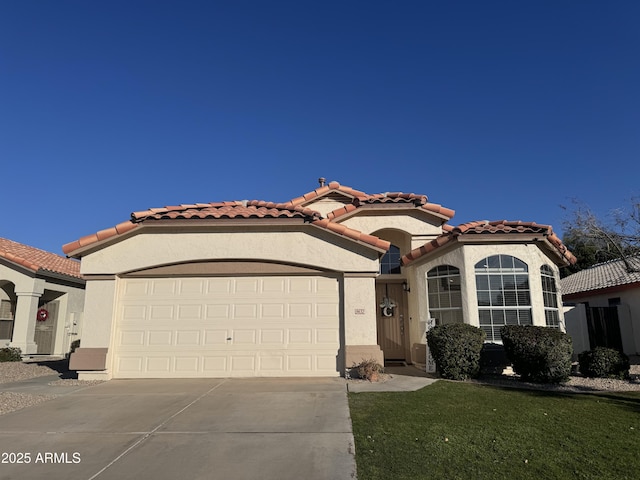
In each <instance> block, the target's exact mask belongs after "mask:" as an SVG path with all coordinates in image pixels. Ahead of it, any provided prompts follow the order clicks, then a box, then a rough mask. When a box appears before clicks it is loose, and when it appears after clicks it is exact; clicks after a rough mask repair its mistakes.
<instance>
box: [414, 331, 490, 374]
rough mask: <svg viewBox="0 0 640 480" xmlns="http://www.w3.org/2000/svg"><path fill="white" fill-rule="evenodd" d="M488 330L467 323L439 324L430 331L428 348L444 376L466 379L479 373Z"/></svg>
mask: <svg viewBox="0 0 640 480" xmlns="http://www.w3.org/2000/svg"><path fill="white" fill-rule="evenodd" d="M485 337H486V334H485V333H484V332H483V331H482V330H481V329H479V328H478V327H474V326H472V325H468V324H466V323H450V324H447V325H437V326H435V327H433V328H432V329H431V330H429V331H428V332H427V343H428V344H429V350H430V351H431V355H432V356H433V359H434V360H435V362H436V368H437V369H438V372H439V373H440V376H441V377H443V378H448V379H451V380H466V379H468V378H475V377H477V376H478V375H479V374H480V352H481V350H482V345H483V343H484V339H485Z"/></svg>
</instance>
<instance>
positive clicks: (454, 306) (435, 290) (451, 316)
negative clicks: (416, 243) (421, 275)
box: [427, 265, 463, 324]
mask: <svg viewBox="0 0 640 480" xmlns="http://www.w3.org/2000/svg"><path fill="white" fill-rule="evenodd" d="M461 288H462V287H461V281H460V270H459V269H458V268H456V267H454V266H451V265H440V266H438V267H435V268H432V269H431V270H429V272H428V273H427V289H428V293H429V297H428V298H429V311H430V313H431V315H432V316H433V317H435V318H437V319H438V320H439V323H440V324H447V323H462V322H463V318H462V292H461Z"/></svg>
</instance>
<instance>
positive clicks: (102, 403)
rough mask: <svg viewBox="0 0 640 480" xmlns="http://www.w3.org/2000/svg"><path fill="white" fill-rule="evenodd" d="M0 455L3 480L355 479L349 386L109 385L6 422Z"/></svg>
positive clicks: (303, 381)
mask: <svg viewBox="0 0 640 480" xmlns="http://www.w3.org/2000/svg"><path fill="white" fill-rule="evenodd" d="M56 393H57V392H56ZM14 454H15V455H14ZM25 454H29V460H28V463H16V462H17V461H18V460H22V461H23V462H27V459H26V455H25ZM0 455H2V457H0V479H13V478H16V479H20V480H30V479H42V478H47V479H48V480H55V479H65V480H67V479H74V480H76V479H87V480H89V479H99V480H107V479H114V480H123V479H129V478H148V479H154V480H164V479H167V480H169V479H171V480H176V479H184V480H195V479H225V480H226V479H251V480H255V479H261V480H269V479H274V480H276V479H277V480H285V479H296V480H299V479H304V480H315V479H331V480H339V479H352V478H355V471H356V466H355V458H354V447H353V435H352V431H351V420H350V417H349V408H348V403H347V394H346V386H345V381H344V379H341V378H320V379H313V378H295V379H281V378H278V379H274V378H259V379H193V380H188V379H180V380H111V381H109V382H106V383H103V384H100V385H95V386H92V387H88V388H82V389H77V390H75V391H72V392H71V393H68V394H66V395H63V396H60V397H57V398H55V399H53V400H49V401H47V402H44V403H41V404H39V405H36V406H33V407H30V408H26V409H23V410H19V411H16V412H13V413H8V414H6V415H2V416H0Z"/></svg>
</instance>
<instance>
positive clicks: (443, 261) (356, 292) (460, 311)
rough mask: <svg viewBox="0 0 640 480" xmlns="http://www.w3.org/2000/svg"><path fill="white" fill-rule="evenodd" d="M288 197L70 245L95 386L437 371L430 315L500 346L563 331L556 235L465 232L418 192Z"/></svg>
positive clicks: (324, 187)
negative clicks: (364, 367) (409, 368)
mask: <svg viewBox="0 0 640 480" xmlns="http://www.w3.org/2000/svg"><path fill="white" fill-rule="evenodd" d="M319 181H320V186H319V187H318V188H316V189H315V190H312V191H310V192H308V193H306V194H304V195H302V196H300V197H297V198H294V199H292V200H290V201H287V202H284V203H272V202H264V201H230V202H218V203H194V204H187V205H178V206H170V207H164V208H152V209H149V210H145V211H138V212H134V213H132V214H131V217H130V219H129V220H127V221H125V222H123V223H120V224H119V225H116V226H115V227H112V228H107V229H105V230H102V231H100V232H97V233H95V234H93V235H88V236H86V237H83V238H81V239H79V240H77V241H74V242H71V243H68V244H66V245H64V247H63V251H64V252H65V253H66V254H67V255H69V256H70V257H74V258H78V259H82V268H81V271H82V274H83V276H84V278H85V279H86V281H87V290H86V306H85V327H84V334H83V338H82V348H80V349H79V350H77V351H76V353H75V354H74V355H72V357H71V368H73V369H75V370H78V371H79V378H86V379H89V378H112V377H116V378H135V377H233V376H331V375H341V374H344V373H345V370H346V369H348V368H350V367H352V366H353V365H354V364H357V363H360V362H361V361H363V359H375V360H378V361H379V362H380V363H382V362H391V361H397V362H406V363H414V364H425V363H426V352H425V350H426V349H425V331H426V328H427V323H428V321H429V320H430V319H437V321H438V322H442V323H449V322H466V323H469V324H472V325H476V326H479V327H481V328H482V329H484V330H485V331H486V332H487V335H488V341H491V342H500V334H499V329H500V327H501V326H502V325H505V324H533V325H547V326H551V327H562V324H563V313H562V310H561V309H560V308H559V306H560V305H561V303H560V296H559V293H558V289H557V285H558V280H559V275H558V265H566V264H568V263H570V262H573V261H575V259H574V257H573V255H572V254H571V253H570V252H569V251H567V249H566V248H565V246H564V245H563V244H562V242H561V241H560V239H559V238H558V237H557V236H556V235H555V234H554V233H553V230H552V229H551V227H550V226H547V225H540V224H537V223H531V222H529V223H526V222H509V221H497V222H487V221H479V222H471V223H467V224H464V225H459V226H456V227H454V226H451V225H449V223H448V222H449V221H450V220H451V218H452V217H453V215H454V211H453V210H451V209H449V208H446V207H443V206H441V205H439V204H435V203H431V202H430V201H429V200H428V199H427V197H426V196H425V195H419V194H413V193H398V192H396V193H389V192H387V193H377V194H368V193H365V192H362V191H359V190H355V189H353V188H351V187H346V186H343V185H341V184H340V183H338V182H331V183H329V184H325V183H324V179H320V180H319Z"/></svg>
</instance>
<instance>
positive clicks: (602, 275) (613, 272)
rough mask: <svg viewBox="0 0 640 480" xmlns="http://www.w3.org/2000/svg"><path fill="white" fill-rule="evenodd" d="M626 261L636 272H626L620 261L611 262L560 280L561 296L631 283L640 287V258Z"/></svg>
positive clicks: (631, 258)
mask: <svg viewBox="0 0 640 480" xmlns="http://www.w3.org/2000/svg"><path fill="white" fill-rule="evenodd" d="M627 260H628V261H629V263H630V264H631V267H632V268H633V269H634V270H637V271H635V272H628V271H627V268H626V266H625V264H624V262H623V261H622V260H611V261H609V262H605V263H600V264H598V265H594V266H592V267H590V268H587V269H585V270H580V271H579V272H577V273H574V274H573V275H569V276H568V277H565V278H562V279H560V288H561V292H562V295H564V296H566V295H573V294H576V295H574V296H576V297H577V296H578V295H577V294H579V293H583V292H590V291H594V290H601V289H603V288H610V287H619V286H622V285H629V284H633V283H637V284H639V287H640V257H630V258H628V259H627Z"/></svg>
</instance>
